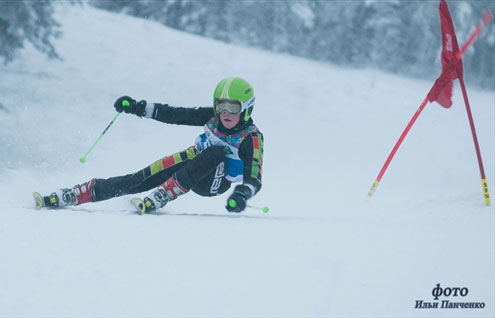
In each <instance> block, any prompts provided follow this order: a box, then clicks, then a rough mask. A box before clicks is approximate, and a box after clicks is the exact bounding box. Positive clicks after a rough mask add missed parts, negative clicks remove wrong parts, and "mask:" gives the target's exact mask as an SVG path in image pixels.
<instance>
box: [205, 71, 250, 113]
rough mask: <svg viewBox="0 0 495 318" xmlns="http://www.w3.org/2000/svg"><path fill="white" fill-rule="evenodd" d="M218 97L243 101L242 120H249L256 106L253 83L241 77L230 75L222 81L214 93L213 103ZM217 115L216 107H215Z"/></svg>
mask: <svg viewBox="0 0 495 318" xmlns="http://www.w3.org/2000/svg"><path fill="white" fill-rule="evenodd" d="M218 99H228V100H233V101H238V102H239V103H241V106H242V108H241V121H244V122H246V121H248V120H249V118H251V113H252V112H253V108H254V90H253V87H252V86H251V84H249V83H248V82H247V81H246V80H244V79H242V78H240V77H228V78H225V79H223V80H221V81H220V83H218V85H217V87H216V88H215V92H214V93H213V105H215V101H216V100H218ZM214 111H215V115H217V112H216V108H214Z"/></svg>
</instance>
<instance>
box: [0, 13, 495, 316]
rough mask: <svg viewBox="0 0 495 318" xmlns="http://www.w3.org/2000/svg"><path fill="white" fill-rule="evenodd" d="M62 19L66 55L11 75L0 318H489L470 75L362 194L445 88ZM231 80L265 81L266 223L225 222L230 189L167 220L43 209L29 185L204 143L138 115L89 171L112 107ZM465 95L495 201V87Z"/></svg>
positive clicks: (488, 267)
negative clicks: (445, 304)
mask: <svg viewBox="0 0 495 318" xmlns="http://www.w3.org/2000/svg"><path fill="white" fill-rule="evenodd" d="M57 16H58V19H59V20H60V22H61V25H62V29H63V32H64V35H63V37H62V38H60V39H59V40H57V41H56V45H57V48H58V51H59V53H60V55H61V56H62V57H63V59H64V60H63V61H49V60H46V58H45V57H44V56H42V55H40V54H39V53H37V52H36V51H34V50H33V49H30V48H27V49H25V50H24V51H23V52H22V59H19V60H17V61H16V62H15V63H12V64H10V65H8V66H0V100H1V102H2V104H4V106H5V107H6V108H7V109H8V112H7V111H5V110H2V109H0V147H1V148H0V149H1V152H0V159H1V160H0V165H1V168H0V193H1V195H0V316H8V317H15V316H55V317H56V316H64V317H68V316H78V317H80V316H229V317H230V316H233V317H236V316H264V317H266V316H328V317H332V316H339V317H369V316H380V317H406V316H407V317H416V316H418V317H433V316H448V317H461V316H465V317H473V316H477V317H493V316H494V306H495V301H494V297H495V295H494V267H495V266H494V265H495V264H494V250H495V246H494V226H495V224H494V208H493V205H492V206H490V207H487V206H485V205H484V202H483V198H482V192H481V190H482V188H481V181H480V175H479V170H478V166H477V162H476V155H475V152H474V147H473V141H472V137H471V134H470V130H469V125H468V120H467V116H466V111H465V109H464V105H463V102H462V95H461V94H460V89H459V87H458V83H457V82H456V83H455V85H456V86H455V89H454V97H453V102H454V105H453V107H452V108H451V109H443V108H442V107H440V106H439V105H437V104H430V105H428V106H427V107H426V109H425V110H424V112H423V113H422V114H421V116H420V118H419V119H418V121H417V123H416V124H415V126H414V127H413V129H412V130H411V132H410V134H409V135H408V136H407V138H406V140H405V142H404V143H403V145H402V147H401V148H400V149H399V152H398V153H397V155H396V157H395V158H394V160H393V162H392V164H391V165H390V167H389V169H388V171H387V173H386V174H385V176H384V178H383V179H382V182H381V184H380V186H379V188H378V190H377V192H376V194H375V197H374V198H373V199H372V200H371V201H370V202H366V200H365V198H366V195H367V192H368V190H369V188H370V187H371V185H372V183H373V181H374V179H375V177H376V175H377V173H378V172H379V170H380V168H381V166H382V164H383V163H384V161H385V159H386V157H387V156H388V154H389V152H390V150H391V149H392V147H393V145H394V143H395V142H396V140H397V138H398V137H399V135H400V133H401V132H402V130H403V129H404V127H405V126H406V124H407V122H408V121H409V119H410V118H411V117H412V115H413V114H414V112H415V111H416V109H417V107H418V106H419V104H420V103H421V101H422V100H423V98H424V97H425V95H426V94H427V92H428V90H429V89H430V87H431V85H432V83H431V82H429V81H417V80H411V79H405V78H401V77H397V76H394V75H390V74H386V73H381V72H378V71H375V70H352V69H345V68H339V67H335V66H332V65H328V64H320V63H316V62H313V61H307V60H304V59H300V58H294V57H291V56H286V55H277V54H273V53H266V52H263V51H260V50H256V49H251V48H247V47H238V46H233V45H227V44H224V43H219V42H216V41H213V40H209V39H204V38H201V37H197V36H194V35H190V34H186V33H182V32H178V31H175V30H171V29H168V28H166V27H163V26H161V25H159V24H157V23H153V22H149V21H146V20H140V19H136V18H132V17H127V16H124V15H117V14H112V13H108V12H104V11H99V10H96V9H94V8H91V7H87V6H79V7H62V8H60V9H59V11H58V13H57ZM491 27H493V26H491ZM439 40H440V39H439ZM459 40H460V41H464V39H459ZM434 49H437V48H434ZM432 72H435V73H439V72H440V67H439V69H438V70H432ZM233 75H234V76H241V77H244V78H246V79H248V80H249V81H250V82H251V83H252V85H253V86H254V89H255V94H256V106H255V111H254V114H253V117H254V119H255V123H256V124H257V125H258V127H259V128H260V129H261V131H262V132H263V133H264V136H265V153H264V173H263V188H262V190H261V192H260V193H259V194H258V195H257V196H256V197H255V198H253V199H252V200H251V201H250V203H251V204H253V205H258V206H264V205H268V206H269V207H270V212H269V213H267V214H264V213H262V212H260V211H257V210H246V211H245V212H244V213H242V214H240V215H232V214H228V213H227V212H226V210H225V209H224V205H225V201H226V198H227V194H225V195H222V196H220V197H217V198H201V197H199V196H197V195H195V194H193V193H189V194H188V195H187V196H184V197H181V198H180V199H178V200H177V201H174V202H172V203H170V204H169V205H168V206H166V207H165V208H164V209H163V210H162V211H161V214H160V215H145V216H138V215H135V214H133V213H132V208H131V206H130V204H129V200H130V196H125V197H120V198H116V199H112V200H109V201H105V202H100V203H95V204H86V205H81V206H78V207H74V208H72V209H67V210H61V211H35V210H34V209H33V202H32V197H31V193H32V191H39V192H41V193H43V194H48V193H51V192H52V191H54V190H56V189H58V188H60V187H71V186H73V185H74V184H76V183H80V182H83V181H87V180H89V179H90V178H93V177H100V178H105V177H110V176H116V175H122V174H125V173H131V172H135V171H137V170H139V169H141V168H143V167H145V166H147V165H148V164H150V163H152V162H153V161H155V160H157V159H159V158H161V157H163V156H166V155H169V154H171V153H174V152H176V151H179V150H182V149H184V148H186V147H188V146H190V145H192V144H193V142H194V139H195V137H196V136H197V135H198V134H199V133H200V132H201V131H202V129H201V127H186V126H176V125H166V124H163V123H160V122H156V121H153V120H148V119H140V118H138V117H136V116H133V115H127V114H123V115H121V116H120V117H119V118H118V119H117V121H116V122H115V123H114V125H113V126H112V127H111V128H110V130H109V131H108V132H107V134H106V135H105V136H104V138H103V139H102V140H101V142H100V143H99V144H98V145H97V147H96V148H95V149H94V151H93V152H92V153H91V154H90V155H89V157H88V160H87V162H86V163H85V164H81V163H79V158H80V157H81V156H82V155H83V154H84V153H85V152H86V151H87V150H88V149H89V147H90V146H91V145H92V143H93V142H94V141H95V139H96V138H97V137H98V136H99V134H100V133H101V132H102V131H103V129H104V128H105V127H106V126H107V124H108V123H109V122H110V121H111V119H112V118H113V116H114V115H115V111H114V109H113V103H114V101H115V99H116V98H117V97H119V96H121V95H129V96H132V97H134V98H135V99H138V100H139V99H146V100H148V101H154V102H161V103H169V104H171V105H180V106H191V107H192V106H200V105H211V103H212V94H213V89H214V87H215V85H216V84H217V82H218V81H219V80H221V79H222V78H224V77H227V76H233ZM468 93H469V96H470V101H471V105H472V110H473V115H474V119H475V123H476V128H477V131H478V136H479V141H480V146H481V150H482V154H483V159H484V163H485V169H486V172H487V179H488V185H489V187H490V190H491V194H492V197H493V194H494V193H495V176H494V173H495V171H494V166H495V165H494V158H495V156H494V150H495V146H494V144H495V140H494V139H495V137H494V131H495V128H494V122H495V120H494V118H495V112H494V109H495V94H494V92H493V91H478V90H476V89H474V88H472V87H470V86H469V83H468ZM229 193H230V192H229ZM143 195H144V194H143ZM436 284H440V286H441V287H442V288H447V287H466V288H468V290H469V294H468V295H467V296H465V297H460V296H458V297H453V296H450V297H440V298H439V300H438V301H441V300H450V301H454V302H477V303H484V304H485V308H483V309H416V308H415V306H416V304H417V302H416V301H418V300H423V301H424V302H430V303H433V302H435V300H434V299H433V296H432V290H433V288H434V287H435V286H436Z"/></svg>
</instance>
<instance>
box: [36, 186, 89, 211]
mask: <svg viewBox="0 0 495 318" xmlns="http://www.w3.org/2000/svg"><path fill="white" fill-rule="evenodd" d="M95 181H96V179H92V180H90V181H88V182H86V183H83V184H78V185H76V186H74V187H73V188H64V189H60V190H58V191H56V192H53V193H52V194H50V195H48V196H42V195H41V194H39V193H38V192H34V193H33V198H34V203H35V209H36V210H39V209H41V208H43V207H46V208H50V209H59V208H64V207H67V206H70V205H79V204H82V203H86V202H91V201H92V200H91V197H92V196H93V186H94V184H95Z"/></svg>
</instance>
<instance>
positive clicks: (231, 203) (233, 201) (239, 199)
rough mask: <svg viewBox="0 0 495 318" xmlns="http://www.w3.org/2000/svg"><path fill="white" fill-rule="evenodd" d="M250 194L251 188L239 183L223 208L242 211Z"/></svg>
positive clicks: (230, 210)
mask: <svg viewBox="0 0 495 318" xmlns="http://www.w3.org/2000/svg"><path fill="white" fill-rule="evenodd" d="M251 196H252V194H251V189H250V188H249V187H248V186H246V185H244V184H240V185H238V186H236V187H235V189H234V192H233V193H232V194H231V195H230V197H229V199H228V200H227V205H226V206H225V208H226V209H227V211H229V212H237V213H239V212H242V211H243V210H244V209H245V208H246V203H247V200H248V199H249V198H250V197H251Z"/></svg>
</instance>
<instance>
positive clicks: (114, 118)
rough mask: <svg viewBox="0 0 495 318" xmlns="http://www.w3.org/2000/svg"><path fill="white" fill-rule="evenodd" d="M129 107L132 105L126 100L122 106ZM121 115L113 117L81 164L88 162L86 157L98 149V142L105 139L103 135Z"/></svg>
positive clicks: (81, 159)
mask: <svg viewBox="0 0 495 318" xmlns="http://www.w3.org/2000/svg"><path fill="white" fill-rule="evenodd" d="M129 105H130V104H129V102H128V101H126V100H124V101H123V102H122V106H124V107H128V106H129ZM121 113H122V112H120V113H117V115H115V117H113V119H112V121H111V122H110V124H108V126H107V128H105V130H104V131H103V132H102V133H101V135H100V137H98V139H96V141H95V143H94V144H93V145H92V146H91V148H89V150H88V152H86V154H85V155H84V156H82V157H81V158H80V159H79V161H80V162H81V163H85V162H86V157H87V156H88V155H89V153H90V152H91V151H92V150H93V148H94V147H96V144H98V142H99V141H100V140H101V138H103V135H104V134H105V133H106V132H107V130H108V129H109V128H110V126H112V124H113V123H114V122H115V121H116V120H117V118H118V117H119V116H120V114H121Z"/></svg>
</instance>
